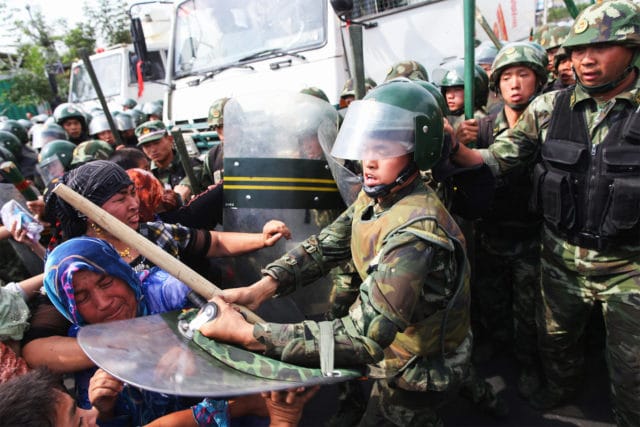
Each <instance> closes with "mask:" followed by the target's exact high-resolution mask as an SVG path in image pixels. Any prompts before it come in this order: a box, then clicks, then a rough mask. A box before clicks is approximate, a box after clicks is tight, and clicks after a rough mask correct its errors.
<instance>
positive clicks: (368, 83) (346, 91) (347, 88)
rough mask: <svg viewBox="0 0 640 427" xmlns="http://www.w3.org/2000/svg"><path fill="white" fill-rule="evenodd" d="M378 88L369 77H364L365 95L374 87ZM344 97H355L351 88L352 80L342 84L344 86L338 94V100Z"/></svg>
mask: <svg viewBox="0 0 640 427" xmlns="http://www.w3.org/2000/svg"><path fill="white" fill-rule="evenodd" d="M376 86H378V84H377V83H376V82H375V80H373V79H372V78H370V77H366V78H365V79H364V92H365V93H367V92H369V91H370V90H371V89H373V88H374V87H376ZM345 96H356V91H355V88H354V87H353V79H347V81H346V82H344V86H343V87H342V93H340V98H344V97H345Z"/></svg>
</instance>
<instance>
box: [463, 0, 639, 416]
mask: <svg viewBox="0 0 640 427" xmlns="http://www.w3.org/2000/svg"><path fill="white" fill-rule="evenodd" d="M639 46H640V6H639V5H637V4H635V3H633V2H631V1H629V0H615V1H609V2H603V3H601V4H596V5H592V6H590V7H588V8H586V9H585V10H584V11H583V12H582V13H581V14H580V15H579V16H578V17H577V18H576V22H575V23H574V25H573V27H572V29H571V32H570V33H569V36H568V37H567V40H566V41H565V43H564V45H563V47H564V48H565V49H566V50H567V51H568V52H569V55H570V56H571V61H572V63H573V68H574V70H575V72H576V76H577V82H578V83H577V85H576V87H575V88H569V89H567V90H564V91H556V92H550V93H546V94H543V95H541V96H539V97H538V98H536V99H535V100H534V101H533V102H532V103H531V105H530V106H529V107H528V109H527V110H525V112H524V113H523V114H522V116H521V117H520V120H519V121H518V123H517V124H516V125H515V126H514V127H513V129H511V130H509V131H507V132H506V133H504V134H502V135H499V136H498V137H497V138H496V140H495V142H494V144H493V145H492V146H491V147H489V149H488V150H484V151H480V152H478V151H474V150H469V149H466V148H465V147H464V146H462V145H461V146H460V150H459V151H458V153H457V155H456V156H455V161H456V162H457V163H459V164H463V165H471V164H476V163H479V162H482V161H484V162H486V163H487V164H488V165H489V166H490V167H491V168H492V169H493V170H494V172H495V173H496V174H499V175H504V174H507V173H509V172H510V171H514V170H517V169H518V168H522V167H523V166H525V165H532V164H534V163H537V164H536V165H535V169H534V172H535V174H534V185H535V186H536V187H534V194H533V196H534V200H533V201H534V203H536V205H537V206H538V207H539V208H540V209H541V212H542V214H543V216H544V229H543V237H542V282H541V285H542V304H541V305H540V308H539V310H538V313H537V314H538V316H537V322H538V326H539V330H538V333H539V344H540V354H541V357H542V361H543V365H544V370H545V374H546V380H547V384H546V387H545V388H542V389H540V390H539V391H538V392H536V393H534V394H533V396H532V398H531V403H532V404H533V405H534V406H535V407H537V408H543V409H544V408H551V407H553V406H557V405H558V404H560V403H562V402H564V401H566V400H567V399H569V398H570V397H571V396H572V394H573V393H574V392H575V391H576V390H577V389H578V387H579V382H580V377H581V374H582V371H583V368H584V354H583V353H584V348H583V346H582V342H583V341H582V339H583V337H584V332H585V327H586V324H587V322H588V319H589V317H590V313H591V311H592V310H593V309H594V308H597V306H598V305H601V306H602V311H603V316H604V320H605V325H606V354H607V361H608V369H609V377H610V380H611V386H612V395H613V396H612V401H613V404H614V413H615V417H616V422H617V423H618V424H619V425H639V424H640V359H639V358H638V354H640V338H639V337H640V335H638V333H637V331H638V330H640V239H639V236H640V221H639V217H638V212H640V209H639V208H638V206H640V187H639V184H638V183H639V182H640V168H639V167H638V164H640V162H639V159H640V151H639V147H640V138H639V135H640V131H639V129H640V127H639V126H640V117H639V114H638V106H639V105H640V82H639V80H638V68H637V62H636V60H637V55H638V50H639ZM539 157H541V159H539Z"/></svg>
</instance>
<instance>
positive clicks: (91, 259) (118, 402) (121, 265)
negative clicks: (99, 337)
mask: <svg viewBox="0 0 640 427" xmlns="http://www.w3.org/2000/svg"><path fill="white" fill-rule="evenodd" d="M150 277H152V275H149V274H147V272H141V273H136V272H135V271H134V270H133V269H132V268H131V266H129V265H128V264H127V263H126V262H125V261H124V260H123V259H122V257H121V256H120V255H119V254H118V253H117V251H116V250H115V249H114V248H113V246H112V245H111V244H109V243H107V242H106V241H104V240H101V239H96V238H92V237H77V238H73V239H70V240H68V241H65V242H63V243H62V244H60V245H59V246H57V247H56V248H54V249H53V250H52V251H51V253H50V254H49V256H48V258H47V262H46V264H45V277H44V287H45V290H46V292H47V295H48V297H49V299H50V300H51V302H52V303H53V305H54V306H55V307H56V309H57V310H58V311H59V312H60V313H61V314H62V315H64V317H65V318H66V319H67V320H69V322H71V323H72V325H73V326H72V327H71V329H70V331H69V334H70V335H74V336H75V335H76V334H77V332H78V330H79V328H80V327H82V326H84V325H87V324H94V323H103V322H107V321H115V320H126V319H132V318H135V317H139V316H144V315H148V314H157V313H164V312H166V311H171V310H176V309H180V308H183V307H184V306H185V302H186V299H185V296H186V293H187V292H188V288H187V287H186V286H185V285H184V284H182V283H181V282H179V281H177V280H176V279H174V278H173V277H171V276H168V275H167V277H166V278H165V280H164V281H163V282H159V281H154V280H149V278H150ZM96 371H98V372H97V373H96ZM94 374H95V375H96V376H98V377H99V378H100V380H101V381H108V382H109V381H111V382H115V383H116V384H118V387H119V388H120V389H121V391H120V393H118V394H117V396H112V398H111V399H107V401H108V402H109V403H108V404H106V406H107V409H108V411H107V410H105V404H104V403H103V404H102V405H98V404H96V405H94V406H96V407H97V408H98V410H99V411H100V412H101V418H102V421H107V422H108V424H109V425H142V424H146V423H148V422H150V421H152V420H154V419H156V418H158V417H160V416H163V415H166V414H167V413H170V412H174V411H177V410H182V409H185V408H188V407H189V406H190V405H187V404H186V403H185V402H183V401H182V400H181V399H180V398H178V397H176V396H167V395H164V394H160V393H154V392H149V391H144V390H140V389H138V388H135V387H131V386H129V385H121V383H119V382H118V381H117V380H115V378H113V377H110V376H109V375H108V374H106V373H105V372H104V371H102V370H97V368H95V367H94V368H90V369H87V370H83V371H80V372H77V373H76V381H75V386H76V394H75V395H76V398H77V401H78V406H80V407H81V408H84V409H89V408H91V407H92V403H93V402H91V401H90V400H89V395H90V391H89V385H90V381H91V378H92V376H94ZM103 400H104V396H103ZM207 405H208V406H209V407H212V408H214V409H212V410H211V411H209V412H211V413H214V414H216V416H217V419H215V424H210V425H221V426H222V425H227V424H228V416H229V414H228V405H227V402H226V401H207V402H206V403H203V404H201V405H197V406H195V407H194V408H193V413H194V414H200V413H202V407H203V406H204V407H207ZM105 412H109V413H110V416H107V417H106V418H107V420H105V419H104V418H105Z"/></svg>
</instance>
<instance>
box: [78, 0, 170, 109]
mask: <svg viewBox="0 0 640 427" xmlns="http://www.w3.org/2000/svg"><path fill="white" fill-rule="evenodd" d="M147 3H149V2H147ZM141 6H143V5H141ZM144 6H145V7H144V8H142V7H141V8H140V9H139V10H138V9H136V5H133V6H132V8H131V10H130V13H131V12H134V13H137V16H139V17H140V19H141V23H142V27H143V30H144V35H145V41H146V44H147V58H146V61H145V62H146V66H145V67H144V69H143V68H142V67H139V65H138V62H139V61H138V60H139V58H138V55H137V54H136V51H135V48H134V45H133V44H120V45H115V46H110V47H107V48H104V49H99V51H98V52H96V53H95V54H93V55H91V56H90V57H89V59H90V61H91V64H92V66H93V69H94V71H95V74H96V77H97V79H98V82H99V83H100V88H101V89H102V93H103V94H104V96H105V98H106V101H107V103H108V104H109V107H110V109H116V110H119V109H120V105H119V103H120V102H121V101H122V100H124V99H127V98H132V99H135V100H136V101H137V102H138V103H139V104H140V103H143V102H146V101H155V100H158V99H162V97H163V95H164V92H165V90H164V88H165V86H164V85H165V79H166V64H167V55H168V47H169V41H168V38H169V31H170V21H171V15H170V10H171V4H170V3H166V2H165V3H161V2H158V4H155V3H153V2H151V5H148V4H144ZM136 11H137V12H136ZM69 102H72V103H76V104H79V105H80V106H82V108H83V109H84V110H85V111H90V110H91V109H92V108H94V107H100V101H99V100H98V95H97V94H96V91H95V88H94V87H93V84H92V83H91V79H90V77H89V73H88V71H87V70H86V68H85V66H84V63H83V61H81V60H80V61H76V62H74V63H73V64H72V66H71V80H70V83H69Z"/></svg>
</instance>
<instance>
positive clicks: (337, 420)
mask: <svg viewBox="0 0 640 427" xmlns="http://www.w3.org/2000/svg"><path fill="white" fill-rule="evenodd" d="M476 62H477V64H476V65H475V67H474V79H473V88H467V87H465V81H464V79H463V76H464V67H465V63H464V61H462V60H456V61H451V62H448V63H445V64H442V67H441V69H438V70H433V72H432V74H433V75H438V78H437V80H436V81H429V73H428V72H427V70H426V69H425V68H424V66H422V65H421V64H420V63H418V62H416V61H414V60H405V61H401V62H399V63H396V64H393V66H392V67H391V69H390V71H389V73H388V75H387V76H386V78H385V80H384V82H382V83H380V84H376V82H374V81H373V80H372V79H370V78H367V80H366V82H365V90H366V95H365V96H364V98H363V99H362V100H356V99H355V91H354V83H353V81H352V80H348V81H347V82H346V83H345V86H344V90H343V92H342V94H341V95H340V100H339V103H338V105H336V106H335V107H336V108H338V109H339V111H340V113H341V114H340V117H341V119H340V120H339V121H337V123H336V127H339V129H338V132H337V137H336V139H335V141H334V142H333V143H332V144H331V146H329V147H326V146H323V147H322V148H323V149H324V153H325V155H326V156H331V157H332V159H333V160H334V161H335V162H337V163H338V164H340V165H341V166H342V167H344V169H345V170H348V171H349V172H350V173H352V174H353V175H358V176H359V181H358V185H359V189H360V191H359V192H358V194H357V196H354V200H353V201H351V200H350V201H348V203H347V205H348V207H347V208H346V210H344V212H342V213H341V214H340V215H339V216H338V217H337V219H335V221H333V222H331V223H330V224H329V225H327V226H326V227H324V228H322V229H321V230H320V231H319V232H318V233H317V234H314V235H312V236H309V237H308V238H307V239H306V240H304V241H302V242H301V243H300V244H298V245H295V246H294V247H293V248H292V249H290V250H289V251H287V252H286V253H285V254H283V255H282V256H281V257H280V258H277V259H275V260H273V261H272V262H271V263H269V264H268V265H265V266H263V267H264V268H263V269H262V271H261V275H262V278H261V279H259V280H257V281H256V282H255V283H253V284H247V285H246V286H240V287H237V288H231V289H224V290H223V291H222V294H221V295H220V296H216V297H214V298H213V299H212V301H213V302H214V303H215V304H216V305H217V307H218V315H217V317H216V318H215V319H214V320H212V321H209V322H207V323H205V324H204V325H202V326H201V327H200V333H201V334H202V336H203V337H205V339H215V340H216V341H218V342H225V343H229V344H233V345H236V346H239V347H243V348H245V349H248V350H250V351H253V352H258V353H260V354H262V355H264V356H267V357H270V358H273V359H277V360H280V361H283V362H288V363H293V364H296V365H300V366H308V367H316V368H318V367H320V366H321V365H326V364H327V363H328V364H329V366H336V367H339V368H343V367H344V368H358V369H362V370H363V373H364V374H365V375H366V376H367V377H368V378H370V379H371V380H372V383H371V390H370V393H369V395H368V396H366V395H365V394H364V388H363V387H362V384H361V382H356V381H347V382H343V383H341V384H340V385H339V389H340V396H339V399H338V400H339V401H338V408H337V410H336V413H335V414H333V416H332V417H331V419H330V420H329V421H328V423H329V425H333V426H349V425H361V426H373V425H376V426H378V425H394V426H439V425H443V420H442V417H441V414H440V412H439V411H440V409H441V408H442V407H443V406H444V405H446V404H447V403H449V402H451V401H452V400H453V399H456V398H458V397H460V396H462V397H463V398H467V399H469V400H470V401H472V402H473V403H474V404H476V405H478V406H479V407H480V408H482V409H485V410H487V411H489V412H490V413H491V414H492V415H494V416H495V417H496V423H499V422H500V421H499V419H500V417H504V416H505V415H506V414H507V411H508V408H507V407H506V405H505V403H504V401H502V399H501V398H500V397H499V396H498V395H496V393H495V391H494V390H493V388H492V387H491V385H490V384H489V383H488V382H487V381H486V380H485V379H484V378H482V377H481V376H480V375H479V374H478V369H477V368H478V366H479V365H481V364H482V363H484V362H486V360H487V359H489V358H490V357H491V356H493V355H495V354H497V353H500V352H502V353H508V354H509V355H511V356H512V357H513V358H514V360H515V361H516V363H517V366H518V377H517V382H516V383H515V384H507V387H514V388H515V389H516V390H517V393H518V394H519V395H520V396H521V397H522V398H523V399H525V400H526V401H527V402H528V403H529V404H530V405H531V407H532V408H535V409H536V410H539V411H546V410H549V409H552V408H555V407H557V406H559V405H563V404H566V403H568V402H571V401H572V399H574V398H575V396H576V393H577V392H578V390H579V389H580V386H581V383H582V380H583V376H584V360H585V354H584V339H585V331H586V327H587V323H588V322H589V321H590V319H591V318H592V313H593V312H594V310H601V312H602V317H603V319H604V327H603V328H604V331H605V337H606V338H605V343H604V345H603V348H601V349H599V350H601V351H603V352H604V354H605V355H606V360H607V369H608V374H609V375H608V377H609V381H610V386H611V403H612V417H613V419H614V420H615V422H616V424H618V425H621V426H636V425H640V401H639V400H640V361H639V359H638V354H640V340H639V339H638V338H637V336H638V333H637V330H638V328H637V326H638V323H639V322H640V316H639V314H640V313H639V310H640V299H639V296H640V151H638V147H640V107H639V106H640V92H639V90H640V83H639V78H638V77H639V73H640V71H639V67H640V6H638V4H637V3H634V2H633V1H631V0H611V1H605V2H601V3H598V4H594V5H591V6H589V7H587V8H586V9H585V10H584V11H583V12H582V13H581V14H580V15H579V16H578V17H577V18H576V20H575V22H573V23H572V25H570V26H569V25H567V26H561V25H548V26H545V27H543V28H541V29H540V31H539V32H538V33H537V34H536V35H535V36H534V40H533V41H519V42H510V43H507V42H505V43H503V45H502V46H501V47H496V46H492V45H486V44H481V45H480V46H478V48H477V55H476ZM471 89H472V90H473V93H474V96H473V117H470V118H469V117H465V115H464V94H465V91H467V92H468V91H469V90H471ZM301 92H302V93H303V94H305V95H307V96H314V97H317V98H320V99H322V100H323V102H327V103H329V97H327V96H326V94H324V92H322V90H321V89H318V88H315V87H309V88H304V89H302V90H301ZM230 101H231V100H230V99H229V98H221V99H217V100H214V101H213V102H212V104H211V107H210V109H209V120H208V125H209V130H210V131H214V132H215V133H216V135H217V138H218V139H219V144H217V145H216V146H214V147H213V148H212V149H211V150H210V151H208V152H205V153H202V155H201V156H200V157H199V158H196V157H190V158H189V159H188V160H187V161H186V162H185V161H181V158H180V154H179V153H178V151H177V150H176V147H175V141H174V139H173V136H172V133H171V132H170V131H169V130H168V129H167V127H166V125H165V123H164V122H163V121H162V103H161V102H153V103H147V104H144V105H142V106H136V102H135V101H134V100H124V101H123V102H122V105H121V107H122V108H121V110H120V111H114V112H113V116H114V121H115V124H116V126H117V131H118V134H117V135H114V132H112V127H111V125H110V123H109V121H108V120H107V118H106V116H105V115H104V114H101V112H100V111H98V110H96V111H92V112H90V113H86V112H84V111H83V110H82V109H81V108H79V107H78V106H75V105H73V104H62V105H59V106H58V107H56V109H55V110H54V112H53V115H52V116H51V117H49V118H42V117H39V118H38V120H37V121H38V123H34V121H35V120H34V121H28V120H26V121H25V120H5V121H3V122H0V159H1V160H2V161H11V162H13V163H14V164H15V165H16V166H17V168H18V170H19V171H20V172H21V174H22V176H24V178H25V179H26V180H27V181H26V182H27V185H28V186H30V188H31V189H36V193H37V194H38V193H41V194H42V195H41V196H39V197H37V198H35V200H29V201H25V202H24V203H22V204H23V207H24V210H25V212H26V211H28V212H29V214H27V215H25V213H24V212H22V211H19V212H18V211H16V212H12V215H7V216H5V212H4V211H5V209H4V208H3V217H2V220H3V225H2V226H0V244H1V245H2V246H0V250H1V251H2V256H3V257H4V258H5V259H6V260H9V263H8V264H7V266H8V267H7V269H6V270H3V277H2V280H3V282H7V283H3V286H2V287H0V296H1V298H0V350H1V351H0V361H1V362H0V363H1V365H0V425H67V424H70V423H73V424H75V425H105V426H106V425H152V426H167V425H168V426H172V425H176V426H178V425H211V426H226V425H230V424H231V423H234V422H235V423H244V424H247V425H267V424H268V423H271V425H274V426H275V425H296V424H298V423H299V422H300V419H301V416H302V412H303V409H304V405H305V404H306V403H307V402H308V401H309V400H310V399H312V398H313V396H314V394H315V393H316V392H317V391H318V387H310V388H298V389H291V390H288V391H279V392H275V391H274V392H265V393H262V394H258V395H249V396H243V397H239V398H234V397H230V398H229V399H211V398H208V397H207V396H202V398H201V399H185V398H181V397H178V396H171V395H166V394H161V393H156V392H151V391H147V390H144V389H141V388H137V387H134V386H131V385H129V384H126V383H124V382H122V381H120V380H119V379H117V378H115V377H113V376H111V375H110V374H109V373H108V372H107V371H106V370H103V369H101V368H100V367H99V366H95V364H94V362H93V361H92V360H91V359H90V358H89V357H88V356H87V355H85V353H84V352H83V351H82V349H81V347H80V346H79V344H78V342H77V338H76V337H77V334H78V331H79V330H80V329H81V328H82V327H83V326H85V325H89V324H97V323H103V322H109V321H113V320H127V319H134V318H137V317H141V316H147V315H153V314H159V313H165V312H169V311H173V310H179V309H188V308H194V307H195V308H197V307H198V305H199V303H198V301H199V299H201V298H198V296H197V295H194V294H195V293H194V291H193V290H191V289H190V288H189V287H188V286H187V285H185V284H184V283H182V282H180V281H179V280H177V279H176V278H174V277H172V276H171V275H170V274H169V273H167V272H166V271H165V270H163V268H162V266H159V265H155V264H154V262H152V261H151V260H149V259H147V258H146V257H145V255H144V254H143V253H141V252H140V250H139V248H136V247H134V246H132V245H130V244H129V243H127V242H126V241H123V240H122V239H121V238H118V237H117V236H115V235H113V234H112V233H110V232H109V231H108V230H106V229H104V228H103V227H102V226H100V225H99V224H98V222H96V220H95V219H94V218H89V217H87V216H86V215H85V214H83V213H81V212H79V211H78V210H77V209H76V208H74V207H73V206H71V205H70V204H69V203H68V202H67V201H66V200H64V198H62V197H61V196H60V195H58V194H57V193H56V192H55V191H53V190H54V188H55V186H56V185H58V184H60V183H62V184H65V185H66V186H68V187H69V188H71V189H72V190H74V191H76V192H77V193H79V194H80V195H81V196H83V197H85V198H86V199H88V200H89V201H91V202H93V203H94V204H96V205H97V206H99V207H101V208H102V209H104V210H105V211H106V212H108V213H110V214H111V215H113V216H114V217H115V218H116V219H118V220H120V221H121V222H122V223H124V224H125V225H126V226H128V227H130V228H131V231H132V232H133V233H138V234H140V235H141V236H144V237H145V238H146V239H148V240H150V241H151V242H152V243H153V244H155V245H157V246H158V247H159V248H160V249H162V250H163V251H165V252H167V253H169V254H170V255H171V256H173V257H175V258H178V259H180V260H181V261H182V262H183V263H185V264H187V265H189V266H191V267H193V268H194V269H196V270H197V271H199V272H201V273H202V274H203V275H204V276H208V277H210V275H211V274H214V273H213V272H212V271H211V270H210V268H211V264H210V263H209V262H207V259H209V258H220V257H235V256H238V255H241V254H246V253H251V252H254V251H259V250H261V249H263V248H266V247H272V246H274V245H275V244H276V243H277V242H278V241H280V240H281V239H290V238H291V234H292V231H295V230H290V229H289V227H288V225H287V224H285V223H284V222H282V221H280V220H278V219H277V218H274V219H273V220H270V221H268V222H266V223H265V224H264V226H263V228H262V230H261V231H259V230H256V231H257V232H255V233H243V232H232V231H228V230H225V231H220V229H221V226H222V208H223V192H224V162H223V153H224V146H225V145H224V144H225V142H224V141H225V132H224V115H225V106H227V105H228V103H229V102H230ZM43 119H44V120H43ZM27 122H28V123H27ZM228 135H230V134H228ZM229 138H230V140H231V136H230V137H229ZM320 139H321V138H316V139H314V140H313V142H314V143H316V144H320V142H319V140H320ZM318 152H320V151H318ZM434 153H435V154H434ZM182 160H184V159H182ZM188 165H190V170H188V171H186V170H185V167H187V168H189V166H188ZM3 177H4V178H3V180H2V181H0V188H1V189H2V192H3V198H2V201H3V203H4V202H5V201H7V200H4V199H5V198H7V197H9V198H16V197H15V194H16V192H15V188H16V187H20V188H19V189H20V190H21V191H23V192H24V190H25V187H24V184H21V186H18V185H17V184H16V185H15V186H14V184H12V183H10V182H9V180H8V178H7V177H6V176H4V175H3ZM194 177H195V179H196V181H197V182H194V181H193V179H194ZM336 180H338V178H337V177H336ZM23 182H24V181H23ZM10 194H11V196H9V195H10ZM29 222H35V223H39V224H40V225H41V226H42V229H43V230H44V231H43V232H42V235H41V236H40V235H37V234H36V235H35V236H34V232H33V229H32V228H29V227H27V224H28V223H29ZM18 247H21V248H22V249H24V248H27V249H28V252H31V253H32V256H33V258H30V259H29V266H30V271H25V269H20V268H18V267H17V266H19V265H20V264H22V262H21V261H24V256H22V255H21V256H20V257H18V255H17V254H19V253H20V252H18V251H17V249H15V248H18ZM11 260H13V261H15V262H13V261H11ZM9 266H10V267H9ZM336 269H339V270H338V271H339V272H340V274H334V273H335V272H336V271H337V270H336ZM34 270H37V271H36V272H35V273H34ZM329 272H333V273H332V278H333V280H334V286H333V289H332V292H331V296H330V301H327V302H326V303H327V306H328V307H329V308H328V309H327V312H326V315H325V316H324V318H321V319H320V318H315V317H309V318H308V319H306V320H304V321H302V322H299V323H282V322H278V321H277V319H275V320H274V319H269V320H273V321H269V322H257V323H250V322H249V321H248V320H247V319H246V318H245V317H244V316H243V315H242V314H241V313H240V312H239V311H238V310H237V309H236V308H234V307H233V306H232V304H240V305H243V306H246V307H248V308H250V309H257V308H258V307H259V306H260V305H261V304H263V303H264V302H265V301H267V300H270V299H272V298H274V297H279V296H282V295H287V294H291V293H293V292H295V291H296V290H297V289H299V288H300V287H302V286H306V285H312V284H313V283H314V282H315V281H316V280H318V279H319V278H321V277H323V276H326V275H327V274H329ZM4 276H7V277H6V278H5V277H4ZM62 379H66V380H67V381H64V382H63V381H62ZM69 384H72V388H71V389H70V388H69ZM367 392H368V390H367ZM234 420H235V421H234Z"/></svg>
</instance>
